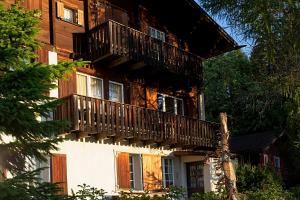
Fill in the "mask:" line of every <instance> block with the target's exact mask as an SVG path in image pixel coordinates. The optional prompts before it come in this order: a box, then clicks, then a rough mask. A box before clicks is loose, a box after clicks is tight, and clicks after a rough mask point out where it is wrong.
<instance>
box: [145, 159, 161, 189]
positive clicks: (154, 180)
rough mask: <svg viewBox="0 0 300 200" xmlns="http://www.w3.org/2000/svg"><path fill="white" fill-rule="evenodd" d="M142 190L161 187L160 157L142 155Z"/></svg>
mask: <svg viewBox="0 0 300 200" xmlns="http://www.w3.org/2000/svg"><path fill="white" fill-rule="evenodd" d="M143 176H144V190H149V191H150V190H160V189H162V168H161V157H160V156H157V155H143Z"/></svg>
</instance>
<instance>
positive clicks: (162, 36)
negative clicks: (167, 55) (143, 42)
mask: <svg viewBox="0 0 300 200" xmlns="http://www.w3.org/2000/svg"><path fill="white" fill-rule="evenodd" d="M148 29H149V35H150V37H152V38H155V39H157V40H160V41H162V42H166V33H165V32H163V31H161V30H158V29H156V28H154V27H153V26H149V28H148ZM152 33H154V35H153V34H152ZM158 35H159V37H158Z"/></svg>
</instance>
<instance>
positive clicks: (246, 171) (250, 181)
mask: <svg viewBox="0 0 300 200" xmlns="http://www.w3.org/2000/svg"><path fill="white" fill-rule="evenodd" d="M237 177H238V179H237V188H238V190H239V192H240V193H242V196H243V198H244V199H251V200H269V199H272V200H281V199H286V196H287V193H286V192H285V191H284V190H283V187H282V181H281V179H280V178H279V176H277V174H276V173H275V171H274V170H273V169H272V168H269V167H265V168H260V167H255V166H249V165H244V166H241V167H239V168H238V170H237Z"/></svg>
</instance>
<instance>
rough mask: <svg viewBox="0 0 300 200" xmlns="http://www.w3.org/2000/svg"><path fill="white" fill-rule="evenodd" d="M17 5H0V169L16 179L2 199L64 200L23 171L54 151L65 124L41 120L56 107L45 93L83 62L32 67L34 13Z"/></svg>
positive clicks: (50, 186) (7, 184)
mask: <svg viewBox="0 0 300 200" xmlns="http://www.w3.org/2000/svg"><path fill="white" fill-rule="evenodd" d="M18 2H19V3H16V4H13V5H12V6H11V7H9V8H8V9H6V8H4V7H2V6H0V166H1V167H4V168H5V169H7V170H9V171H10V172H11V173H12V174H13V175H14V177H13V178H12V179H7V180H5V181H4V182H1V183H0V191H1V194H0V199H5V200H7V199H14V200H31V199H36V200H44V199H62V198H64V197H61V196H59V195H57V194H56V192H57V187H56V185H53V184H49V183H41V182H40V181H38V179H37V173H35V172H28V171H27V170H28V169H30V168H31V165H32V162H31V161H32V159H33V158H34V159H37V160H40V161H43V160H45V157H44V156H46V155H49V154H50V151H51V150H54V149H56V144H57V143H58V142H60V141H61V140H60V139H59V138H57V137H56V136H57V134H58V133H59V131H60V130H61V129H62V128H64V127H66V126H67V124H68V123H67V122H60V121H55V120H52V121H50V120H41V118H43V119H50V118H51V112H52V111H54V110H55V108H56V107H57V105H58V104H59V103H60V101H58V100H56V99H54V98H51V97H48V96H47V95H46V94H47V93H48V92H49V91H50V89H53V88H55V87H56V84H55V83H56V81H57V80H58V79H61V78H63V77H64V76H65V74H67V73H70V72H72V71H73V68H74V67H76V66H80V65H83V64H84V62H62V63H59V64H58V65H46V64H42V63H37V62H34V59H35V57H36V54H35V52H36V50H37V48H38V46H39V43H38V42H37V40H36V39H35V37H36V35H37V33H38V28H37V26H38V22H39V18H38V12H37V11H27V10H25V9H24V8H22V7H21V6H20V5H19V4H20V1H18ZM8 138H9V139H8Z"/></svg>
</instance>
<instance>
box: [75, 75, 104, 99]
mask: <svg viewBox="0 0 300 200" xmlns="http://www.w3.org/2000/svg"><path fill="white" fill-rule="evenodd" d="M76 82H77V94H79V95H82V96H90V97H94V98H103V80H102V79H100V78H97V77H93V76H89V75H87V74H81V73H77V81H76Z"/></svg>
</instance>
